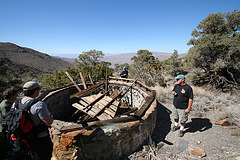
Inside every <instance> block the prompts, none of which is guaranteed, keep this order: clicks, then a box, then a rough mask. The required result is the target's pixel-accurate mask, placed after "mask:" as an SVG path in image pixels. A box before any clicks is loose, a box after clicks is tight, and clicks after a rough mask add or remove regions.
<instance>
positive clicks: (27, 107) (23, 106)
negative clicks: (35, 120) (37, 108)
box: [15, 98, 39, 111]
mask: <svg viewBox="0 0 240 160" xmlns="http://www.w3.org/2000/svg"><path fill="white" fill-rule="evenodd" d="M21 101H22V98H20V99H17V100H16V101H15V108H16V109H22V110H26V111H29V110H30V108H31V106H32V105H34V104H35V103H37V102H38V101H39V100H37V99H31V100H30V101H28V102H27V103H25V104H22V103H21Z"/></svg>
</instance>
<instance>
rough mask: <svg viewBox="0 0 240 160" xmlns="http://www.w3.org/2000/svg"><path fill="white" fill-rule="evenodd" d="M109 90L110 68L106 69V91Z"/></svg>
mask: <svg viewBox="0 0 240 160" xmlns="http://www.w3.org/2000/svg"><path fill="white" fill-rule="evenodd" d="M107 90H108V67H106V86H105V91H107Z"/></svg>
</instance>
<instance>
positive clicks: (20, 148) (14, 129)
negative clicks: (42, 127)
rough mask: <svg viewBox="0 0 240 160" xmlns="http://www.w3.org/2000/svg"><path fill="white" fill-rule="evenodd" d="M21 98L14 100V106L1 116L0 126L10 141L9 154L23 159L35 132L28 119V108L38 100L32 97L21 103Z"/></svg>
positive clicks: (31, 145)
mask: <svg viewBox="0 0 240 160" xmlns="http://www.w3.org/2000/svg"><path fill="white" fill-rule="evenodd" d="M21 100H22V99H17V100H16V101H15V108H11V109H10V111H9V112H7V113H6V114H5V115H4V116H3V117H2V121H1V124H2V128H3V132H4V133H5V136H6V138H7V140H8V141H9V143H10V148H11V152H12V153H11V154H12V155H11V156H10V157H16V158H18V159H19V158H20V157H21V158H20V159H24V158H23V156H26V155H27V153H28V152H29V150H30V149H31V148H33V142H34V141H35V140H34V138H36V134H35V133H34V131H33V122H32V120H31V119H30V114H29V111H30V108H31V106H32V105H34V104H35V103H37V102H38V100H37V99H32V100H30V101H29V102H27V103H26V104H22V103H21Z"/></svg>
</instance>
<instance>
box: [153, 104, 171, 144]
mask: <svg viewBox="0 0 240 160" xmlns="http://www.w3.org/2000/svg"><path fill="white" fill-rule="evenodd" d="M171 113H172V112H171V111H170V110H169V109H167V108H166V107H165V106H163V105H162V104H161V103H159V102H158V101H157V120H156V127H155V129H154V131H153V134H152V139H153V141H154V142H155V144H158V143H159V142H164V143H167V144H169V145H172V143H171V142H168V141H166V140H165V138H166V136H167V134H168V133H169V132H170V130H171V123H172V122H171V118H170V114H171Z"/></svg>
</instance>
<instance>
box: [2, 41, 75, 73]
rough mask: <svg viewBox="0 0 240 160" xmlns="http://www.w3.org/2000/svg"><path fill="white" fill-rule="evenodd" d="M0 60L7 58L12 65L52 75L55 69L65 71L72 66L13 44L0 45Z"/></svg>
mask: <svg viewBox="0 0 240 160" xmlns="http://www.w3.org/2000/svg"><path fill="white" fill-rule="evenodd" d="M0 58H7V59H9V60H10V61H12V62H13V63H16V64H18V65H26V66H29V67H30V68H36V69H38V70H40V71H42V72H44V73H52V72H53V71H54V70H55V69H66V68H67V67H72V66H73V64H71V63H68V62H66V61H64V60H61V59H59V58H55V57H52V56H49V55H48V54H45V53H41V52H38V51H36V50H33V49H30V48H26V47H20V46H18V45H15V44H13V43H0Z"/></svg>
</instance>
